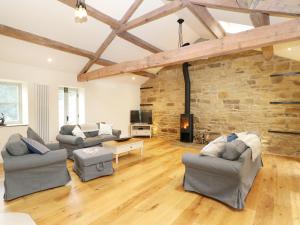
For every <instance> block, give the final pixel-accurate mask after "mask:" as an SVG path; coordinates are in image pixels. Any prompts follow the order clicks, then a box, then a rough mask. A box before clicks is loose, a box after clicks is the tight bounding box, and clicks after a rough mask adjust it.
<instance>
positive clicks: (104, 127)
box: [98, 123, 112, 135]
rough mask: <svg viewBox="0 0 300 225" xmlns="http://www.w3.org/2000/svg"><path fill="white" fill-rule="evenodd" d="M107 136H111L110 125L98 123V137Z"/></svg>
mask: <svg viewBox="0 0 300 225" xmlns="http://www.w3.org/2000/svg"><path fill="white" fill-rule="evenodd" d="M102 134H109V135H112V125H110V124H107V123H100V129H99V133H98V135H102Z"/></svg>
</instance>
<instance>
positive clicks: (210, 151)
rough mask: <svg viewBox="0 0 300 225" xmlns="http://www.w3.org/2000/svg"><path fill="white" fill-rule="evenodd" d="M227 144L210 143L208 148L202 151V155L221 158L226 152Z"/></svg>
mask: <svg viewBox="0 0 300 225" xmlns="http://www.w3.org/2000/svg"><path fill="white" fill-rule="evenodd" d="M225 144H226V142H216V143H210V144H209V145H208V146H207V147H205V148H203V149H202V151H201V155H207V156H211V157H219V156H220V155H221V154H222V152H223V151H224V147H225Z"/></svg>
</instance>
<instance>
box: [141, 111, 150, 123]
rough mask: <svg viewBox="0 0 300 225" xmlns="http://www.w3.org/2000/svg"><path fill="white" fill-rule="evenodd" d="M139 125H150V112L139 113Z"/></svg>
mask: <svg viewBox="0 0 300 225" xmlns="http://www.w3.org/2000/svg"><path fill="white" fill-rule="evenodd" d="M141 123H147V124H152V111H151V110H142V111H141Z"/></svg>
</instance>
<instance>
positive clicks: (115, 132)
mask: <svg viewBox="0 0 300 225" xmlns="http://www.w3.org/2000/svg"><path fill="white" fill-rule="evenodd" d="M112 134H113V135H114V136H116V137H117V138H120V136H121V130H116V129H113V130H112Z"/></svg>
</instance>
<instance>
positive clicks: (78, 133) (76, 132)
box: [72, 126, 86, 138]
mask: <svg viewBox="0 0 300 225" xmlns="http://www.w3.org/2000/svg"><path fill="white" fill-rule="evenodd" d="M72 134H73V135H74V136H76V137H81V138H86V136H85V135H84V133H83V132H82V130H81V129H80V127H79V126H75V127H74V129H73V130H72Z"/></svg>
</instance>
